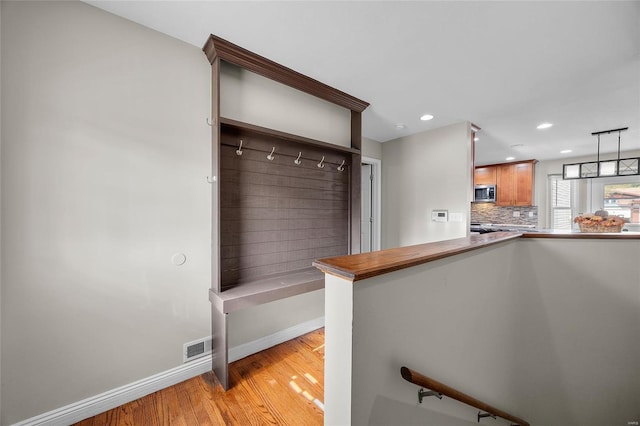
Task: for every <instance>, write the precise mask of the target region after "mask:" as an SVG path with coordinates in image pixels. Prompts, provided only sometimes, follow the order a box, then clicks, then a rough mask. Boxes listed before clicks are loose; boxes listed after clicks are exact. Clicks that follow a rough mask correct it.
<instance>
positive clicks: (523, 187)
mask: <svg viewBox="0 0 640 426" xmlns="http://www.w3.org/2000/svg"><path fill="white" fill-rule="evenodd" d="M536 162H537V161H536V160H528V161H522V162H518V163H507V164H499V165H497V166H495V167H496V192H497V194H496V205H498V206H531V205H533V182H534V180H533V176H534V169H535V163H536Z"/></svg>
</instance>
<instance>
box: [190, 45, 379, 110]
mask: <svg viewBox="0 0 640 426" xmlns="http://www.w3.org/2000/svg"><path fill="white" fill-rule="evenodd" d="M202 50H203V51H204V53H205V54H206V55H207V58H208V59H209V62H210V63H211V64H213V62H214V61H215V60H216V58H219V59H222V60H224V61H227V62H230V63H232V64H235V65H237V66H239V67H242V68H244V69H247V70H249V71H252V72H255V73H256V74H260V75H261V76H263V77H266V78H269V79H271V80H274V81H277V82H279V83H282V84H285V85H287V86H290V87H293V88H294V89H297V90H300V91H303V92H305V93H309V94H310V95H313V96H316V97H318V98H320V99H324V100H325V101H329V102H331V103H334V104H336V105H340V106H341V107H344V108H348V109H350V110H352V111H355V112H362V111H364V110H365V108H367V107H368V106H369V103H368V102H365V101H363V100H360V99H358V98H355V97H353V96H351V95H349V94H347V93H344V92H342V91H340V90H338V89H335V88H333V87H331V86H328V85H326V84H324V83H321V82H319V81H318V80H314V79H313V78H310V77H307V76H306V75H304V74H300V73H299V72H297V71H294V70H292V69H291V68H287V67H285V66H283V65H280V64H278V63H276V62H274V61H272V60H270V59H267V58H265V57H263V56H260V55H258V54H256V53H253V52H250V51H248V50H246V49H244V48H242V47H240V46H238V45H235V44H233V43H231V42H229V41H227V40H224V39H222V38H220V37H217V36H214V35H213V34H211V35H210V36H209V38H208V39H207V42H206V43H205V45H204V47H203V48H202Z"/></svg>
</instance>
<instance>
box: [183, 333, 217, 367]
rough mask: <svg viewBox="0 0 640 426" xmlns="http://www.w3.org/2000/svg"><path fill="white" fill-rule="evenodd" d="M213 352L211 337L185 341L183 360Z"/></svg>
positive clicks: (186, 360) (187, 360) (190, 359)
mask: <svg viewBox="0 0 640 426" xmlns="http://www.w3.org/2000/svg"><path fill="white" fill-rule="evenodd" d="M210 353H211V337H205V338H203V339H199V340H194V341H193V342H189V343H185V344H184V346H183V349H182V362H189V361H192V360H194V359H197V358H201V357H203V356H205V355H209V354H210Z"/></svg>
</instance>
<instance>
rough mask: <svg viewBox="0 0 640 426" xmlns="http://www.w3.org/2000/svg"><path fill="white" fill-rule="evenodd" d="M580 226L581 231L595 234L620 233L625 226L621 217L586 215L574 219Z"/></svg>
mask: <svg viewBox="0 0 640 426" xmlns="http://www.w3.org/2000/svg"><path fill="white" fill-rule="evenodd" d="M573 221H574V222H575V223H577V224H578V225H579V226H580V230H581V231H593V232H620V230H621V229H622V227H623V226H624V224H625V222H626V221H625V220H624V218H622V217H620V216H604V217H603V216H602V215H598V214H585V215H580V216H577V217H576V218H575V219H573Z"/></svg>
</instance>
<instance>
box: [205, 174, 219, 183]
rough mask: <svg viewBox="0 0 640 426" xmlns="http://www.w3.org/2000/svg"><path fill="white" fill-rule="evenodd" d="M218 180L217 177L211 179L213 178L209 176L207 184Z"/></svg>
mask: <svg viewBox="0 0 640 426" xmlns="http://www.w3.org/2000/svg"><path fill="white" fill-rule="evenodd" d="M216 180H217V178H216V177H215V176H213V177H211V176H207V182H209V183H214V182H215V181H216Z"/></svg>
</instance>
